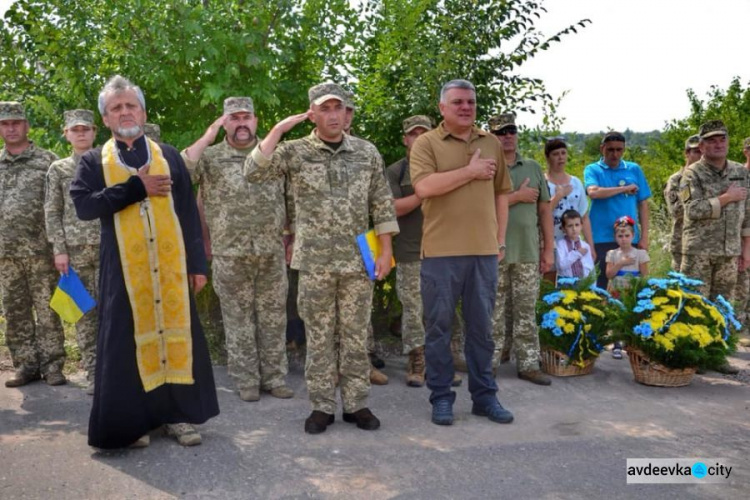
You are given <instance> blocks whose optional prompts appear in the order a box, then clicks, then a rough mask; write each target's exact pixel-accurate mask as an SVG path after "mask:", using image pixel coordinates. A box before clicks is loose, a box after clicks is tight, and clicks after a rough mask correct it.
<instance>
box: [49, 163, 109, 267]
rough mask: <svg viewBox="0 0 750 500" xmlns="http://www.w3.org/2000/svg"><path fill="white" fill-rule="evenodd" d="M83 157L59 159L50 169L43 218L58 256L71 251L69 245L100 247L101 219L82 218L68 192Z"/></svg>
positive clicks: (53, 249)
mask: <svg viewBox="0 0 750 500" xmlns="http://www.w3.org/2000/svg"><path fill="white" fill-rule="evenodd" d="M80 159H81V157H80V156H78V155H73V156H70V157H68V158H64V159H62V160H58V161H56V162H54V163H52V165H50V166H49V170H48V171H47V185H46V189H45V197H44V221H45V226H46V229H47V239H48V240H49V242H50V243H52V251H53V252H54V254H55V255H60V254H69V253H70V252H69V250H68V247H69V246H85V245H94V246H97V247H98V246H99V238H100V235H99V232H100V226H99V221H98V220H93V221H83V220H81V219H79V218H78V215H77V214H76V209H75V207H74V206H73V199H72V198H71V197H70V194H69V193H70V183H71V182H72V181H73V176H74V175H75V172H76V167H77V166H78V162H79V160H80ZM74 267H75V265H74ZM77 269H78V268H76V270H77Z"/></svg>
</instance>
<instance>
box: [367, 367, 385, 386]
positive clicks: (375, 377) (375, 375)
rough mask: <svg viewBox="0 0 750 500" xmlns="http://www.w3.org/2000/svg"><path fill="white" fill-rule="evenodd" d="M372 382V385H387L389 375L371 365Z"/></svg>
mask: <svg viewBox="0 0 750 500" xmlns="http://www.w3.org/2000/svg"><path fill="white" fill-rule="evenodd" d="M370 383H371V384H372V385H387V384H388V375H386V374H385V373H383V372H381V371H380V370H378V369H377V368H375V367H374V366H370Z"/></svg>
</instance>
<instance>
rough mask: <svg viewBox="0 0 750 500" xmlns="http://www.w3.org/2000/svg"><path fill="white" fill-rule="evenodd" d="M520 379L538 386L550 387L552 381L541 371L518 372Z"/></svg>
mask: <svg viewBox="0 0 750 500" xmlns="http://www.w3.org/2000/svg"><path fill="white" fill-rule="evenodd" d="M518 378H520V379H521V380H526V381H528V382H531V383H532V384H536V385H550V384H552V380H550V378H549V377H548V376H547V375H545V374H544V373H542V371H541V370H526V371H525V372H518Z"/></svg>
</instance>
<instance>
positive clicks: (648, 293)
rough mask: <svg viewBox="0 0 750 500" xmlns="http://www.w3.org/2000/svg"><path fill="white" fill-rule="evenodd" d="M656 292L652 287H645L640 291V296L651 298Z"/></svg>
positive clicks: (640, 297)
mask: <svg viewBox="0 0 750 500" xmlns="http://www.w3.org/2000/svg"><path fill="white" fill-rule="evenodd" d="M655 293H656V292H655V291H654V290H653V289H651V288H644V289H643V290H641V291H640V292H638V298H639V299H650V298H651V297H653V296H654V294H655Z"/></svg>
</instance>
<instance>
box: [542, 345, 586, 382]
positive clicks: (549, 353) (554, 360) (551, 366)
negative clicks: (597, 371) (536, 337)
mask: <svg viewBox="0 0 750 500" xmlns="http://www.w3.org/2000/svg"><path fill="white" fill-rule="evenodd" d="M541 358H542V371H543V372H544V373H549V374H550V375H554V376H555V377H577V376H579V375H588V374H589V373H591V372H592V371H593V370H594V363H595V362H596V358H590V359H587V360H585V361H584V365H583V367H580V366H577V365H574V364H568V360H569V358H568V356H567V355H566V354H563V353H561V352H560V351H556V350H554V349H550V348H549V347H542V356H541Z"/></svg>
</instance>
